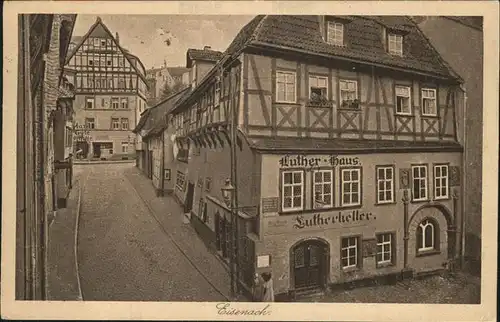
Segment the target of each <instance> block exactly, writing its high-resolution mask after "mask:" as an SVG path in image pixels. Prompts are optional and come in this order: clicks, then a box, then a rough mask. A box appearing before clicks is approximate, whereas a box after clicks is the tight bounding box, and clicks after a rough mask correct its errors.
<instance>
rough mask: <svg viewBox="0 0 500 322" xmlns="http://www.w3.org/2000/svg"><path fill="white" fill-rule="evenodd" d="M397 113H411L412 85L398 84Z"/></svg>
mask: <svg viewBox="0 0 500 322" xmlns="http://www.w3.org/2000/svg"><path fill="white" fill-rule="evenodd" d="M395 90H396V113H397V114H411V103H410V102H411V98H410V87H408V86H396V88H395Z"/></svg>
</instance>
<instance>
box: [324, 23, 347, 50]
mask: <svg viewBox="0 0 500 322" xmlns="http://www.w3.org/2000/svg"><path fill="white" fill-rule="evenodd" d="M326 39H327V41H328V43H329V44H332V45H335V46H343V45H344V25H343V24H341V23H338V22H333V21H328V27H327V33H326Z"/></svg>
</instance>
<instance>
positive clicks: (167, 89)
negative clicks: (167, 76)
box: [159, 82, 186, 100]
mask: <svg viewBox="0 0 500 322" xmlns="http://www.w3.org/2000/svg"><path fill="white" fill-rule="evenodd" d="M185 87H186V85H184V84H182V83H181V82H178V83H174V84H173V85H169V84H168V82H165V84H164V85H163V88H162V91H161V94H160V97H159V100H163V99H165V98H167V97H168V96H170V95H172V94H175V93H177V92H179V91H181V90H182V89H184V88H185Z"/></svg>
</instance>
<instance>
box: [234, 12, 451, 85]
mask: <svg viewBox="0 0 500 322" xmlns="http://www.w3.org/2000/svg"><path fill="white" fill-rule="evenodd" d="M348 19H349V22H347V23H346V25H345V31H344V32H345V34H344V40H345V42H346V44H347V45H346V46H343V47H341V46H335V45H331V44H329V43H327V42H326V41H325V40H324V39H323V37H322V33H321V26H320V21H321V20H320V19H319V16H305V15H301V16H291V15H267V16H257V17H256V18H254V19H253V20H251V21H250V22H249V23H248V24H247V25H246V26H245V27H243V29H242V30H241V31H240V33H239V34H238V35H237V36H236V38H235V39H234V40H233V42H232V43H231V44H230V45H229V47H228V50H227V52H228V53H231V54H232V53H236V52H238V51H239V50H242V49H244V48H245V47H247V46H250V45H259V46H262V47H266V46H267V47H274V48H281V49H288V50H292V51H293V50H295V51H300V52H303V53H304V54H319V55H322V56H327V57H328V56H330V57H332V58H333V57H336V58H340V59H342V58H346V59H351V60H355V61H359V62H365V63H376V64H380V65H383V66H387V67H389V68H390V67H397V68H404V69H408V70H413V71H419V72H424V73H430V74H433V75H436V76H441V77H445V78H454V76H453V75H451V74H450V71H449V70H448V68H447V67H446V66H445V64H444V63H443V62H442V58H441V57H440V55H439V54H438V53H437V52H436V51H435V50H434V49H433V48H432V46H431V45H430V44H429V42H428V41H427V40H426V39H425V37H423V36H422V34H421V33H420V30H419V29H418V26H417V25H416V24H415V23H414V22H413V21H412V20H411V19H410V18H409V17H405V16H349V17H348ZM382 27H385V28H388V29H396V30H398V31H403V32H404V33H405V34H406V35H405V47H404V55H403V57H399V56H395V55H391V54H389V53H387V51H386V50H385V40H384V39H382V38H383V32H382V30H383V28H382Z"/></svg>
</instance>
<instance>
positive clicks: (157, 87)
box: [146, 63, 174, 106]
mask: <svg viewBox="0 0 500 322" xmlns="http://www.w3.org/2000/svg"><path fill="white" fill-rule="evenodd" d="M146 79H147V82H148V85H149V91H148V102H150V104H149V105H150V106H153V105H156V103H157V102H158V100H159V99H160V98H161V96H162V92H163V89H164V88H165V84H168V85H169V86H171V85H172V84H173V82H174V81H173V78H172V76H170V73H169V71H168V69H167V65H166V63H165V64H164V65H163V66H162V67H159V68H152V69H148V70H146Z"/></svg>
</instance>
